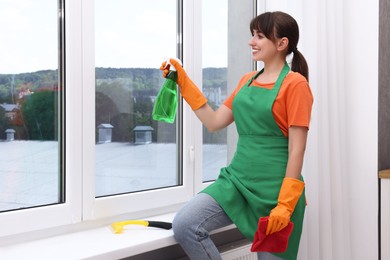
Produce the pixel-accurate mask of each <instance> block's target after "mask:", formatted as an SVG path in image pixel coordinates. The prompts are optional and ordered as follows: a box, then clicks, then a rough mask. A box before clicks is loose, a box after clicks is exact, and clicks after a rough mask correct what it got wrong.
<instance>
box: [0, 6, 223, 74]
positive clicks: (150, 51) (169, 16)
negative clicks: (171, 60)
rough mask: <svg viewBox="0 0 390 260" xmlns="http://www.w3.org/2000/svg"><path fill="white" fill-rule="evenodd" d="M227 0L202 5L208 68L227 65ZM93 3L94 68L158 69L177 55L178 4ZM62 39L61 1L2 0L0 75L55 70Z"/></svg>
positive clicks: (205, 53)
mask: <svg viewBox="0 0 390 260" xmlns="http://www.w3.org/2000/svg"><path fill="white" fill-rule="evenodd" d="M227 2H228V1H227V0H213V1H203V5H202V10H203V12H204V15H203V18H202V21H203V26H202V28H203V34H202V41H203V44H202V46H203V47H202V48H203V56H202V57H203V66H204V67H226V64H227V57H226V54H227ZM94 3H95V55H96V56H95V66H97V67H114V68H130V67H145V68H157V67H159V65H160V64H161V62H162V61H163V60H164V59H166V58H168V57H173V56H176V0H148V1H145V0H144V1H138V0H110V1H107V0H95V1H94ZM57 40H58V36H57V1H56V0H0V57H1V58H0V59H1V61H0V74H13V73H23V72H34V71H38V70H45V69H56V68H57V67H58V65H57V59H58V54H57V46H58V44H57ZM194 51H198V50H194Z"/></svg>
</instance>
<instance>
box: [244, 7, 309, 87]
mask: <svg viewBox="0 0 390 260" xmlns="http://www.w3.org/2000/svg"><path fill="white" fill-rule="evenodd" d="M250 30H251V33H253V32H254V31H258V32H261V33H263V34H264V35H265V37H267V38H268V39H270V40H271V41H276V39H280V38H283V37H286V38H287V39H288V42H289V44H288V49H287V53H286V54H287V55H288V54H290V53H293V54H294V56H293V59H292V64H291V70H292V71H296V72H299V73H301V74H302V75H303V76H304V77H305V78H306V79H307V80H308V81H309V67H308V66H307V62H306V59H305V57H304V56H303V55H302V53H301V52H300V51H298V49H297V45H298V40H299V28H298V24H297V22H296V21H295V19H294V18H293V17H292V16H290V15H289V14H286V13H283V12H266V13H263V14H261V15H259V16H256V17H255V18H253V19H252V21H251V23H250Z"/></svg>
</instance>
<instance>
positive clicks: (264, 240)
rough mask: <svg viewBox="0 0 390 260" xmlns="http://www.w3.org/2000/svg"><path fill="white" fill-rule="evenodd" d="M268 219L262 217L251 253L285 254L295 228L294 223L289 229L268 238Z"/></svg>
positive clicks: (289, 225)
mask: <svg viewBox="0 0 390 260" xmlns="http://www.w3.org/2000/svg"><path fill="white" fill-rule="evenodd" d="M267 224H268V217H262V218H260V219H259V224H258V228H257V231H256V233H255V238H254V240H253V243H252V248H251V252H271V253H283V252H285V251H286V250H287V246H288V238H289V237H290V235H291V232H292V230H293V228H294V223H292V222H291V221H290V222H289V223H288V225H287V227H285V228H283V229H282V230H280V231H278V232H275V233H273V234H271V235H268V236H266V235H265V231H266V230H267Z"/></svg>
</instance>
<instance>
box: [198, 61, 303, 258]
mask: <svg viewBox="0 0 390 260" xmlns="http://www.w3.org/2000/svg"><path fill="white" fill-rule="evenodd" d="M289 70H290V68H289V66H288V65H287V63H286V64H285V66H284V68H283V70H282V72H281V73H280V75H279V77H278V79H277V81H276V83H275V85H274V86H273V88H272V89H265V88H260V87H251V86H250V84H251V83H252V81H253V80H254V79H255V78H257V77H258V76H259V75H260V74H261V73H262V72H263V70H261V71H260V72H259V73H257V74H256V75H255V76H253V77H252V78H251V79H250V80H249V81H248V82H247V83H246V84H245V85H244V86H243V87H242V88H241V89H240V91H239V92H238V93H237V94H236V96H235V98H234V100H233V105H232V106H233V107H232V111H233V116H234V121H235V123H236V127H237V132H238V135H239V139H238V143H237V150H236V152H235V154H234V157H233V159H232V161H231V163H230V165H229V166H228V167H224V168H222V169H221V172H220V174H219V176H218V179H217V180H216V181H215V182H214V183H213V184H211V185H210V186H208V187H207V188H205V189H204V190H203V191H202V192H204V193H207V194H209V195H211V196H212V197H213V198H214V199H215V200H216V201H217V202H218V203H219V205H220V206H221V207H222V208H223V209H224V211H225V212H226V213H227V215H228V216H229V217H230V219H231V220H232V221H233V223H234V224H235V225H236V226H237V228H238V229H239V230H240V231H241V232H242V233H243V234H244V235H245V236H246V237H247V238H248V239H249V240H250V241H253V237H254V234H255V232H256V230H257V223H258V220H259V218H260V217H264V216H269V214H270V211H271V210H272V209H273V208H274V207H275V206H276V205H277V202H278V196H279V190H280V186H281V184H282V181H283V179H284V177H285V173H286V166H287V160H288V139H287V138H286V137H285V136H284V135H283V133H282V131H281V130H280V128H279V126H278V125H277V123H276V122H275V119H274V117H273V114H272V105H273V103H274V101H275V98H276V96H277V95H278V92H279V89H280V86H281V85H282V82H283V80H284V78H285V77H286V75H287V74H288V72H289ZM301 180H302V181H303V179H302V177H301ZM304 211H305V195H304V192H303V194H302V196H301V198H300V199H299V201H298V204H297V206H296V208H295V211H294V213H293V215H292V217H291V221H292V222H294V230H293V232H292V234H291V236H290V239H289V245H288V249H287V251H286V252H284V253H281V254H275V255H277V256H279V257H281V258H284V259H289V260H290V259H296V256H297V252H298V246H299V240H300V237H301V233H302V222H303V215H304Z"/></svg>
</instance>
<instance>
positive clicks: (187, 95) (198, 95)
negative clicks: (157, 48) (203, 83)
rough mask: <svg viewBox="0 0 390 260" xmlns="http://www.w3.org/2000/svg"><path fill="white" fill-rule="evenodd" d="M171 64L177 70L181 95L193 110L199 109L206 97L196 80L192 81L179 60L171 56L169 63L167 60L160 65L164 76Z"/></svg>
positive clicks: (204, 102)
mask: <svg viewBox="0 0 390 260" xmlns="http://www.w3.org/2000/svg"><path fill="white" fill-rule="evenodd" d="M170 66H173V67H175V69H176V71H177V84H178V85H179V87H180V92H181V95H182V96H183V98H184V99H185V100H186V101H187V103H188V104H189V105H190V107H191V108H192V110H197V109H199V108H200V107H202V106H203V105H204V104H206V103H207V99H206V97H205V96H204V95H203V94H202V92H201V91H200V90H199V89H198V87H197V86H196V85H195V84H194V82H192V80H191V79H190V77H189V76H188V75H187V73H186V71H185V70H184V69H183V67H182V65H181V62H180V61H179V60H177V59H172V58H171V59H169V63H168V64H167V62H163V63H162V64H161V67H160V70H162V71H163V76H164V77H165V78H166V76H167V74H168V73H169V69H170Z"/></svg>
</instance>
